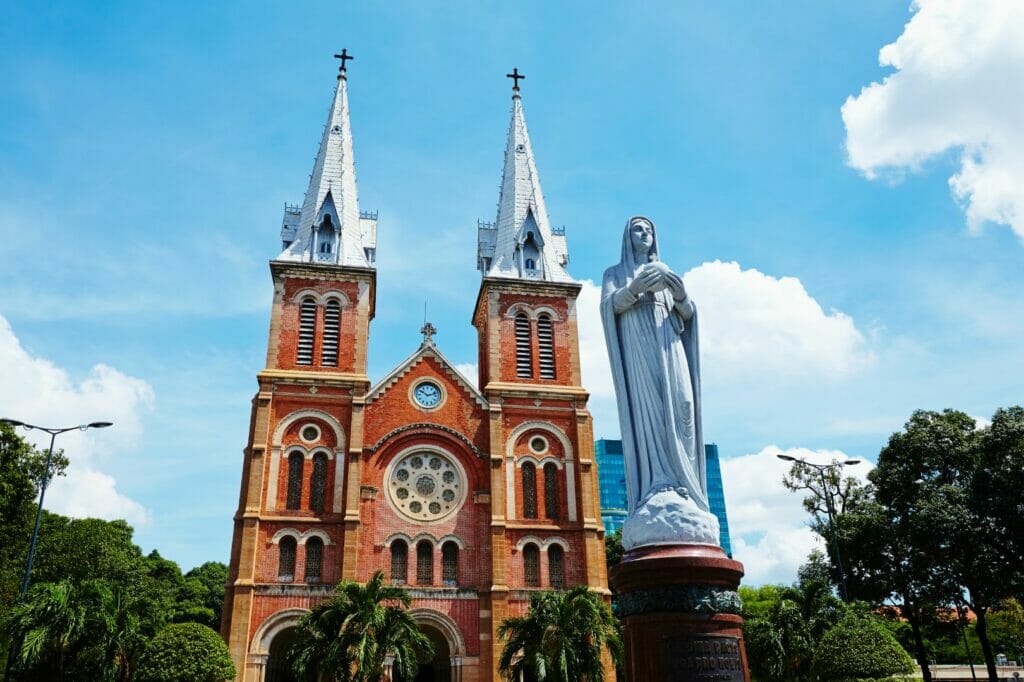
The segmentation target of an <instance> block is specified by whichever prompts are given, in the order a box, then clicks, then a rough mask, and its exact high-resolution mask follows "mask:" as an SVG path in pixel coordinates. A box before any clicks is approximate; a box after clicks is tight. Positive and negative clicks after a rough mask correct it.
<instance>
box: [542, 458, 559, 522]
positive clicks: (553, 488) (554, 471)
mask: <svg viewBox="0 0 1024 682" xmlns="http://www.w3.org/2000/svg"><path fill="white" fill-rule="evenodd" d="M544 513H545V514H546V515H547V517H548V518H549V519H557V518H558V467H556V466H555V465H554V463H553V462H548V463H547V464H545V465H544Z"/></svg>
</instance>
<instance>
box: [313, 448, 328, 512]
mask: <svg viewBox="0 0 1024 682" xmlns="http://www.w3.org/2000/svg"><path fill="white" fill-rule="evenodd" d="M326 489H327V455H325V454H324V453H322V452H318V453H317V454H315V455H313V475H312V476H311V477H310V479H309V508H310V509H311V510H312V511H315V512H318V513H319V512H322V511H323V510H324V493H325V491H326Z"/></svg>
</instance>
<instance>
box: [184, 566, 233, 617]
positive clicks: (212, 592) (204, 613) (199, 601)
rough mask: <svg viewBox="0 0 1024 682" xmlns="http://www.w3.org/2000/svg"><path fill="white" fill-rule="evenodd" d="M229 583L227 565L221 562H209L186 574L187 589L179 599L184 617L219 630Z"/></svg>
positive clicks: (185, 588)
mask: <svg viewBox="0 0 1024 682" xmlns="http://www.w3.org/2000/svg"><path fill="white" fill-rule="evenodd" d="M227 581H228V567H227V564H223V563H221V562H219V561H207V562H206V563H204V564H202V565H200V566H196V567H195V568H193V569H192V570H191V571H189V572H188V573H186V574H185V587H184V588H183V593H182V596H181V597H180V598H179V603H181V604H182V606H180V607H179V609H180V610H181V611H182V613H183V617H186V618H187V619H188V620H194V621H196V622H198V623H205V624H206V625H209V626H210V627H211V628H213V629H214V630H217V629H219V628H220V619H221V612H222V611H223V609H224V585H225V584H226V583H227Z"/></svg>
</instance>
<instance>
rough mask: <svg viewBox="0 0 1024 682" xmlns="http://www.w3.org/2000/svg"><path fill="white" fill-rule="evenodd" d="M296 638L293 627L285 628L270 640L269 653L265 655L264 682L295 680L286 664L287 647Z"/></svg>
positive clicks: (293, 681)
mask: <svg viewBox="0 0 1024 682" xmlns="http://www.w3.org/2000/svg"><path fill="white" fill-rule="evenodd" d="M296 639H297V635H296V630H295V628H294V627H290V628H285V629H284V630H281V631H280V632H278V633H277V634H276V635H274V639H272V640H271V642H270V654H269V655H268V656H267V668H266V677H264V678H263V679H264V680H265V682H297V679H298V678H296V677H295V675H293V674H292V671H291V668H290V667H289V666H288V649H290V648H291V646H292V644H293V643H294V642H295V640H296Z"/></svg>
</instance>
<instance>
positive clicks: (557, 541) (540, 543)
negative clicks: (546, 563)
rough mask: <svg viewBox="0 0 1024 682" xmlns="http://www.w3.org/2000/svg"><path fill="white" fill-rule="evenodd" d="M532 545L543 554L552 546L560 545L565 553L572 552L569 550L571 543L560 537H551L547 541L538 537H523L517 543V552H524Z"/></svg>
mask: <svg viewBox="0 0 1024 682" xmlns="http://www.w3.org/2000/svg"><path fill="white" fill-rule="evenodd" d="M530 543H533V544H535V545H537V549H539V550H541V551H543V552H547V550H548V547H550V546H551V545H558V546H559V547H561V548H562V549H563V550H564V551H565V552H570V551H572V550H571V549H570V548H569V542H568V541H567V540H566V539H565V538H563V537H559V536H557V535H555V536H552V537H549V538H547V539H545V540H541V539H540V538H539V537H537V536H536V535H524V536H523V537H521V538H519V542H517V543H516V551H517V552H522V551H523V548H524V547H526V545H528V544H530Z"/></svg>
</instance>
